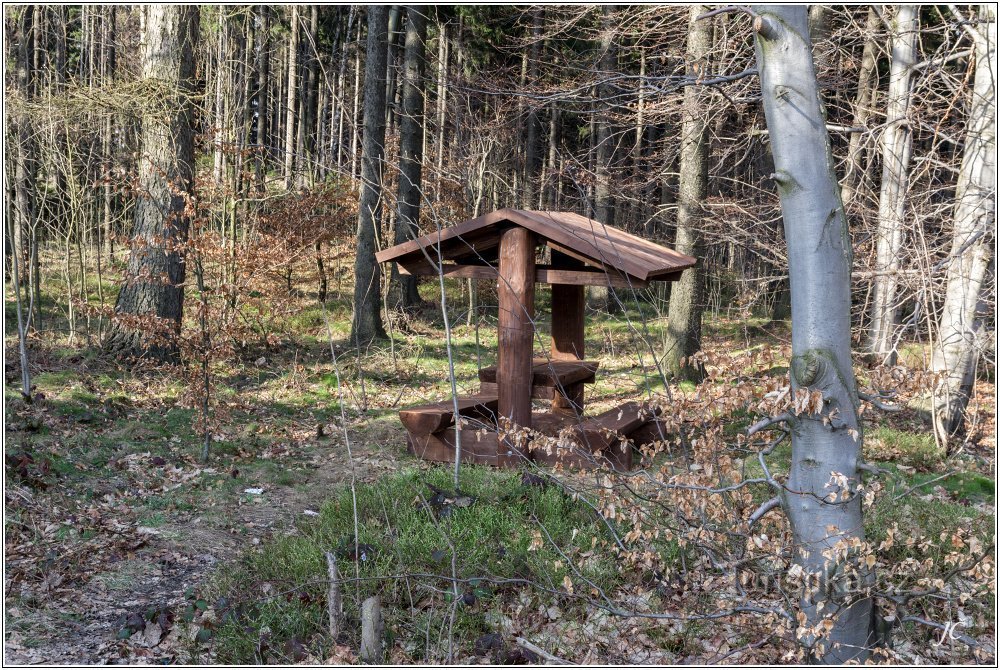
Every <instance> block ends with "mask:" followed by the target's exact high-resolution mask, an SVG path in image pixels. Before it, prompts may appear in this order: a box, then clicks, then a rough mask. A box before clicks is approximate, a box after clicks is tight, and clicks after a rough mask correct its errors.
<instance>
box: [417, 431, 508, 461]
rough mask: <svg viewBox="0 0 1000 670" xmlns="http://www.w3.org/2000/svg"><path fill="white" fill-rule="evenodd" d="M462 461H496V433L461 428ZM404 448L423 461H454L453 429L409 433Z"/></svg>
mask: <svg viewBox="0 0 1000 670" xmlns="http://www.w3.org/2000/svg"><path fill="white" fill-rule="evenodd" d="M461 434H462V459H461V460H462V462H463V463H479V464H484V465H499V463H497V434H496V433H494V432H492V431H484V430H469V429H463V430H462V431H461ZM406 448H407V451H409V452H410V453H411V454H413V455H414V456H417V457H418V458H422V459H424V460H425V461H438V462H441V463H453V462H454V461H455V430H454V429H453V428H449V429H447V430H442V431H440V432H437V433H431V434H430V435H414V434H413V433H410V434H409V435H408V437H407V440H406Z"/></svg>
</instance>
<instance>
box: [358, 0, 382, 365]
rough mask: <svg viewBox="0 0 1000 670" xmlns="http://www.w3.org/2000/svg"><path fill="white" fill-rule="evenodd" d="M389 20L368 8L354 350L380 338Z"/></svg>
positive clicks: (378, 8)
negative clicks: (378, 242)
mask: <svg viewBox="0 0 1000 670" xmlns="http://www.w3.org/2000/svg"><path fill="white" fill-rule="evenodd" d="M388 15H389V11H388V7H387V6H386V5H369V7H368V48H367V51H366V53H365V101H364V138H363V142H364V144H363V146H362V149H361V151H362V154H361V197H360V199H359V201H358V249H357V256H356V258H355V260H354V314H353V318H352V319H351V341H352V342H354V343H355V344H357V345H358V346H363V345H364V344H367V343H368V342H371V341H372V340H373V339H375V338H384V337H385V330H384V328H383V326H382V315H381V312H380V307H381V304H382V290H381V276H380V269H379V266H378V263H376V262H375V251H376V249H375V236H376V232H377V231H378V230H379V228H380V225H381V210H382V161H383V159H384V157H385V66H386V50H387V45H386V38H387V35H388V19H389V16H388Z"/></svg>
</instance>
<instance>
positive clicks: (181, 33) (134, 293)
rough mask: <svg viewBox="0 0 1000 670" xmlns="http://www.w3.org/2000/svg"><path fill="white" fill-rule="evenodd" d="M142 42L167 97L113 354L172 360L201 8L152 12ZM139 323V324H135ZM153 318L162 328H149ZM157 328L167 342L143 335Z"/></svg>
mask: <svg viewBox="0 0 1000 670" xmlns="http://www.w3.org/2000/svg"><path fill="white" fill-rule="evenodd" d="M143 11H144V12H145V13H146V21H145V32H144V34H143V37H142V77H143V79H145V80H148V81H154V82H156V84H155V85H153V84H150V87H149V90H160V91H162V93H161V94H160V95H159V96H158V98H157V99H156V100H155V102H156V103H157V104H156V105H155V106H151V107H152V108H153V109H154V110H155V111H154V112H153V113H150V114H149V115H148V116H146V117H145V118H144V119H143V123H142V154H141V156H140V159H139V185H140V189H139V196H138V198H137V202H136V205H135V228H134V232H133V234H134V238H133V242H132V253H131V256H130V257H129V261H128V267H127V269H126V271H125V283H124V285H123V286H122V289H121V292H120V293H119V294H118V303H117V304H116V305H115V313H116V317H117V318H116V321H115V324H114V327H113V330H112V332H111V335H110V338H109V341H108V346H109V348H110V349H111V350H112V351H115V352H117V353H119V354H121V355H137V356H141V355H144V354H148V355H150V356H152V357H155V358H159V359H167V358H172V357H173V356H174V355H175V353H176V340H175V339H174V338H175V337H176V335H177V334H178V332H179V330H180V324H181V316H182V312H183V306H184V262H183V248H182V246H183V245H184V244H185V242H186V241H187V234H188V214H187V208H188V205H189V203H188V200H187V197H186V196H187V195H188V194H190V193H191V191H192V188H193V186H194V141H193V132H192V117H193V112H194V102H193V99H192V97H191V96H192V94H193V79H194V48H195V42H196V40H197V35H198V8H197V6H194V5H149V6H147V7H145V8H143ZM127 317H132V318H127ZM150 317H153V318H155V320H156V321H155V322H154V323H148V322H149V320H150ZM147 325H148V326H152V327H153V328H154V330H156V331H157V332H158V333H159V334H160V335H162V337H160V338H154V337H151V335H150V333H148V332H143V330H142V329H141V328H142V327H144V326H147Z"/></svg>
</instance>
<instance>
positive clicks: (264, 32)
mask: <svg viewBox="0 0 1000 670" xmlns="http://www.w3.org/2000/svg"><path fill="white" fill-rule="evenodd" d="M257 21H258V22H259V26H260V29H259V30H258V34H259V35H260V39H258V40H257V42H258V44H257V152H256V157H257V161H256V168H257V190H258V191H259V192H261V193H263V192H264V190H265V179H266V178H267V165H268V163H269V162H270V159H271V157H272V155H273V154H272V153H271V147H270V144H271V136H270V133H268V127H269V126H270V120H271V107H270V96H268V92H269V90H270V87H271V51H270V49H271V9H270V7H268V6H266V5H261V6H260V7H258V8H257Z"/></svg>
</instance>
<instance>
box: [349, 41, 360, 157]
mask: <svg viewBox="0 0 1000 670" xmlns="http://www.w3.org/2000/svg"><path fill="white" fill-rule="evenodd" d="M360 43H361V21H358V38H357V40H356V42H355V46H354V96H353V97H354V100H353V101H352V103H351V119H350V122H351V177H357V176H358V139H359V137H360V133H359V132H358V128H359V127H360V123H359V121H358V108H359V107H360V106H361V102H360V101H361V46H360Z"/></svg>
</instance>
